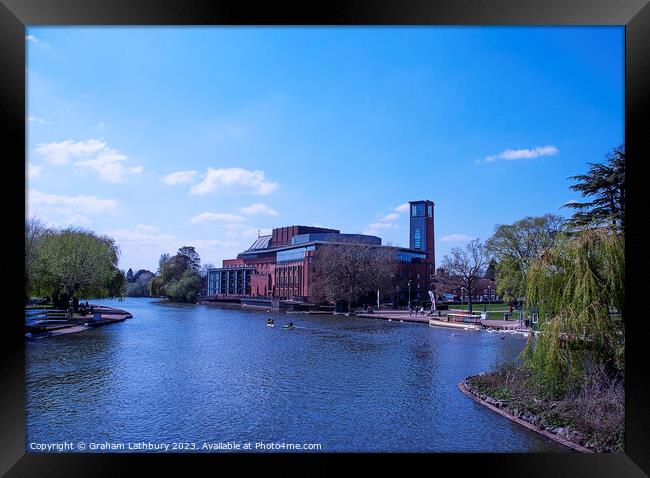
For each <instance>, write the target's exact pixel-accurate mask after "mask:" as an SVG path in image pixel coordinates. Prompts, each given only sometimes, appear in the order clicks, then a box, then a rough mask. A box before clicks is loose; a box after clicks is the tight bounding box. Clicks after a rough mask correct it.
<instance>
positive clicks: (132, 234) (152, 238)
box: [106, 225, 177, 254]
mask: <svg viewBox="0 0 650 478" xmlns="http://www.w3.org/2000/svg"><path fill="white" fill-rule="evenodd" d="M139 226H141V225H138V226H136V227H135V229H112V230H109V231H106V234H107V235H109V236H110V237H112V238H113V239H115V240H116V241H117V242H119V243H122V244H125V245H151V244H158V243H161V242H165V241H174V240H176V239H177V237H176V236H174V235H173V234H161V233H159V231H158V229H157V228H154V227H153V226H150V227H151V229H148V230H147V229H146V228H145V230H143V229H142V228H141V227H139ZM163 252H165V251H160V252H158V254H162V253H163Z"/></svg>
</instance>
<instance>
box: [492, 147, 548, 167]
mask: <svg viewBox="0 0 650 478" xmlns="http://www.w3.org/2000/svg"><path fill="white" fill-rule="evenodd" d="M559 152H560V150H559V149H557V147H555V146H553V145H548V146H537V147H536V148H533V149H506V150H505V151H502V152H501V153H499V154H495V155H492V156H486V158H485V160H484V161H485V162H486V163H491V162H494V161H496V160H497V159H503V160H506V161H514V160H517V159H530V158H537V157H538V156H554V155H556V154H558V153H559Z"/></svg>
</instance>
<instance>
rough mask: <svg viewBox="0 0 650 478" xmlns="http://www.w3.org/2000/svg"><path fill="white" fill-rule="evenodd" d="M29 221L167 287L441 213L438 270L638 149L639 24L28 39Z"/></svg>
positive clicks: (83, 30)
mask: <svg viewBox="0 0 650 478" xmlns="http://www.w3.org/2000/svg"><path fill="white" fill-rule="evenodd" d="M26 42H27V46H28V49H27V81H28V83H27V85H28V86H27V89H28V91H27V97H28V102H27V112H26V121H27V128H28V130H27V131H28V136H27V156H28V180H27V189H28V198H27V200H28V211H27V214H28V215H29V216H38V217H40V218H41V219H42V220H43V221H44V222H45V223H46V224H50V225H53V226H59V227H63V226H67V225H75V226H80V227H84V228H86V229H91V230H93V231H96V232H99V233H105V234H109V235H111V236H112V237H114V238H115V239H116V241H117V243H118V245H119V246H120V248H121V251H122V257H121V260H120V267H122V268H123V269H128V268H129V267H131V268H133V269H134V270H137V269H140V268H146V269H150V270H153V271H155V270H156V267H157V262H158V258H159V256H160V254H161V253H163V252H169V253H174V252H175V251H176V250H177V249H178V248H179V247H181V246H183V245H194V246H195V247H196V248H197V250H198V252H199V254H200V255H201V258H202V262H203V263H212V264H215V265H218V264H220V263H221V260H222V259H224V258H230V257H234V256H235V255H236V254H237V252H239V251H241V250H244V249H246V248H247V247H248V246H249V245H250V244H251V243H252V242H253V241H254V240H255V238H256V237H257V234H258V231H259V230H261V231H262V233H264V232H266V231H268V230H270V228H272V227H277V226H284V225H293V224H304V225H318V226H325V227H334V228H338V229H341V231H342V232H350V233H362V232H365V233H368V234H375V235H378V236H380V237H381V238H382V239H383V241H384V243H392V244H396V245H404V246H408V214H407V213H406V212H404V211H403V209H404V208H403V207H400V206H401V205H403V204H404V203H406V202H407V201H409V200H416V199H431V200H433V201H434V202H435V203H436V215H435V228H436V231H435V236H436V256H437V260H438V262H439V261H440V260H441V259H442V257H443V255H444V254H445V253H447V252H448V251H449V250H450V249H451V248H452V247H462V246H464V245H465V244H466V242H467V240H469V239H470V238H474V237H478V238H480V239H482V240H485V239H487V238H488V237H489V236H490V235H491V233H492V232H493V230H494V227H495V225H496V224H504V223H512V222H514V221H516V220H518V219H521V218H522V217H524V216H528V215H542V214H545V213H549V212H550V213H556V214H561V215H568V214H569V211H567V210H566V209H560V207H561V206H562V205H563V204H565V203H566V202H567V201H571V200H576V199H578V196H577V195H576V193H574V192H572V191H571V190H570V189H569V186H570V185H571V184H572V183H571V181H569V180H567V177H568V176H571V175H574V174H580V173H583V172H585V171H586V169H587V163H588V162H595V161H601V160H603V158H604V156H605V154H606V153H607V152H608V151H609V150H610V149H611V148H613V147H614V146H616V145H617V144H619V143H622V142H623V139H624V30H623V28H622V27H571V28H568V27H388V28H384V27H359V28H349V27H348V28H341V27H338V28H320V27H319V28H314V27H311V28H297V27H293V28H277V27H273V28H257V27H256V28H235V27H206V28H203V27H201V28H199V27H188V28H169V27H164V28H154V27H146V28H135V27H120V28H112V27H111V28H108V27H105V28H96V27H92V28H91V27H74V28H70V27H38V28H28V31H27V37H26Z"/></svg>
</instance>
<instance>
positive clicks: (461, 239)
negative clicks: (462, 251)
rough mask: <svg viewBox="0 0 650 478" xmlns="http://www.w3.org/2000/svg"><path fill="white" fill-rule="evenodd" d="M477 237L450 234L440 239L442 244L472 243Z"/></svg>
mask: <svg viewBox="0 0 650 478" xmlns="http://www.w3.org/2000/svg"><path fill="white" fill-rule="evenodd" d="M474 239H476V238H475V237H471V236H467V235H465V234H449V235H447V236H443V237H441V238H440V239H438V240H439V241H440V242H465V241H472V240H474Z"/></svg>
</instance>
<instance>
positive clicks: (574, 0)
mask: <svg viewBox="0 0 650 478" xmlns="http://www.w3.org/2000/svg"><path fill="white" fill-rule="evenodd" d="M167 24H169V25H212V24H213V25H366V24H380V25H391V24H401V25H403V24H406V25H624V26H625V56H626V79H625V91H626V96H625V143H626V154H627V156H628V158H629V161H628V162H627V168H628V172H627V174H626V175H627V184H628V189H627V203H626V208H627V211H628V212H627V218H626V223H627V224H626V263H627V269H626V296H627V303H628V306H627V307H628V309H629V310H628V311H626V317H628V320H627V321H626V322H627V326H626V327H627V329H626V417H625V426H626V438H625V447H626V452H625V453H624V454H606V455H605V454H580V453H567V454H484V453H480V454H479V453H475V454H451V453H449V454H447V453H441V454H417V455H413V454H379V455H374V454H372V455H366V454H336V456H334V457H333V456H332V455H331V454H317V455H302V454H296V455H275V454H273V455H263V456H260V455H239V454H214V455H203V454H201V455H194V454H191V455H176V454H173V455H128V454H105V455H99V454H76V453H74V454H25V441H24V435H25V415H24V408H25V407H24V403H25V364H24V350H25V343H24V336H23V330H22V325H23V324H22V321H21V320H17V319H16V317H22V315H23V302H22V299H23V295H24V289H23V284H22V283H21V281H20V280H15V281H14V283H13V284H11V285H10V286H8V288H6V289H5V301H6V304H7V305H6V307H5V308H4V312H5V313H4V317H3V322H2V332H1V333H0V336H2V339H3V347H2V349H1V353H2V358H1V360H0V368H1V375H0V390H1V391H2V392H1V394H0V417H1V418H0V423H1V425H0V473H3V474H4V473H6V474H7V476H66V477H67V476H80V475H90V474H92V475H94V476H104V475H106V476H113V475H127V474H131V473H132V471H133V467H134V466H136V465H137V466H138V468H141V467H143V466H144V467H145V468H146V469H147V471H149V472H150V471H151V469H150V467H154V468H159V469H165V470H166V471H168V472H174V468H173V467H174V466H181V467H182V468H177V470H183V472H185V473H187V471H188V468H187V465H189V464H191V465H194V464H205V465H208V466H210V467H212V466H215V465H216V466H219V468H214V470H215V471H216V470H219V471H221V470H222V468H220V465H221V464H226V463H228V464H232V465H236V466H238V467H240V468H238V469H239V470H240V471H243V470H244V469H245V468H246V466H247V465H248V463H249V462H251V461H252V462H253V463H259V462H260V461H262V460H264V462H272V463H274V462H277V460H278V458H285V459H286V458H287V457H288V459H289V463H290V464H291V465H294V464H308V465H310V466H313V464H314V462H315V461H316V462H317V463H324V462H326V461H329V460H330V459H332V458H336V459H337V460H339V461H340V460H343V461H345V462H346V463H345V464H346V466H347V465H348V464H351V462H352V460H354V461H356V462H361V463H358V464H360V465H362V466H364V465H366V464H368V465H370V464H377V463H380V464H383V463H384V462H386V461H391V462H395V464H397V465H405V466H406V465H410V467H409V469H413V470H414V471H415V470H421V471H417V473H421V472H424V473H427V474H428V473H434V472H436V471H440V472H442V470H444V469H447V470H449V471H447V473H458V472H460V471H462V472H466V471H469V472H470V473H480V475H479V476H485V475H486V474H487V475H498V476H508V477H510V476H527V477H537V476H574V477H576V476H589V477H597V476H619V477H622V476H648V475H649V474H650V419H649V416H648V408H649V407H650V373H649V372H648V371H649V370H650V367H649V366H648V365H649V360H648V354H647V350H646V343H645V342H646V341H647V340H648V337H649V334H648V321H649V320H650V319H645V320H644V317H643V315H642V314H643V298H644V293H643V292H642V290H643V289H642V288H643V286H644V283H643V279H644V273H645V274H647V271H648V268H647V267H646V266H647V260H646V259H647V253H646V252H645V250H644V248H643V245H642V243H643V241H644V239H645V237H644V218H645V216H646V215H645V214H644V209H643V206H642V201H643V192H644V191H643V184H642V182H643V181H644V176H643V173H642V170H643V166H644V161H648V160H649V159H650V155H649V154H648V144H649V141H648V140H647V138H646V137H645V136H646V135H647V134H645V131H644V126H643V125H645V124H648V123H650V122H649V121H648V114H647V106H648V97H649V94H648V91H649V88H648V83H649V80H650V72H649V61H648V59H649V58H650V5H648V2H647V1H645V0H546V1H543V2H542V1H538V0H457V1H435V0H410V1H408V2H400V1H399V0H390V1H388V0H381V1H377V0H375V1H372V0H356V1H347V2H345V3H342V2H303V3H302V4H301V5H295V4H289V3H286V4H280V3H275V2H265V3H262V2H260V3H259V4H252V3H250V2H245V1H239V2H238V1H235V0H227V1H226V0H214V1H209V0H202V1H200V0H147V1H138V2H135V1H131V2H129V1H127V0H110V1H109V0H104V1H100V0H0V65H1V67H0V71H1V72H2V74H1V75H0V78H1V80H0V105H1V107H0V115H2V130H3V132H5V135H3V136H4V137H5V147H6V146H7V145H10V146H11V147H12V148H10V149H9V151H10V152H5V154H4V155H3V156H4V158H3V159H4V161H3V162H2V164H4V165H5V167H6V166H8V165H9V166H11V169H12V171H11V174H10V175H7V176H5V178H4V181H3V188H2V194H3V196H4V204H5V211H4V213H5V214H4V215H3V216H4V221H3V223H4V225H5V228H6V229H8V230H9V231H11V233H10V234H6V235H5V236H6V237H5V240H6V239H14V240H15V242H14V241H10V242H7V241H5V243H6V244H7V246H5V251H4V252H5V254H3V256H5V257H4V262H5V263H6V264H7V266H6V267H7V271H11V272H12V273H17V271H19V270H21V269H22V268H24V264H23V263H22V262H21V259H20V257H19V254H18V253H17V252H15V253H12V252H11V251H12V250H13V248H14V247H16V248H20V247H21V244H20V242H21V239H20V237H21V236H20V231H21V230H22V228H23V227H24V219H25V217H24V206H25V202H24V201H25V194H24V193H25V190H24V189H25V182H24V180H25V176H24V175H25V167H24V166H25V164H24V159H25V127H26V124H25V50H26V48H25V27H26V26H35V25H167ZM644 119H645V121H644ZM646 128H647V127H646ZM5 151H7V150H6V148H5ZM20 178H22V179H23V181H20V180H19V179H20ZM21 191H22V194H23V195H22V196H21ZM21 197H22V198H23V199H22V200H20V199H19V198H21ZM18 250H19V249H18ZM16 275H18V276H19V274H16ZM283 461H285V460H283ZM413 465H418V467H417V468H411V467H412V466H413ZM284 466H287V464H286V463H285V464H284ZM422 467H423V468H422ZM449 467H450V468H449Z"/></svg>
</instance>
